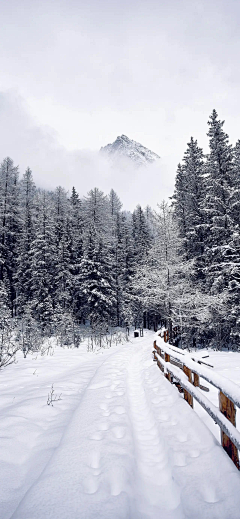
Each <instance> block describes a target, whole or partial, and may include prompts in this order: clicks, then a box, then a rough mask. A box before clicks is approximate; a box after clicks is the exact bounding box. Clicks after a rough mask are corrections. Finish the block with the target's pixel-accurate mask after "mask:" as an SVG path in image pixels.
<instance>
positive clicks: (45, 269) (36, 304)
mask: <svg viewBox="0 0 240 519" xmlns="http://www.w3.org/2000/svg"><path fill="white" fill-rule="evenodd" d="M37 222H38V225H37V229H36V233H35V237H34V240H33V242H32V245H31V283H30V287H31V297H30V302H29V304H30V307H31V310H32V315H33V317H34V318H35V319H36V320H37V321H38V322H39V325H40V326H41V328H42V330H43V331H44V332H46V333H50V332H51V324H52V322H53V298H54V288H53V287H54V282H55V274H56V256H57V251H56V243H55V235H54V225H53V208H52V196H51V194H50V193H47V192H45V191H42V192H39V193H38V200H37Z"/></svg>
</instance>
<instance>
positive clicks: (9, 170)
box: [0, 157, 20, 315]
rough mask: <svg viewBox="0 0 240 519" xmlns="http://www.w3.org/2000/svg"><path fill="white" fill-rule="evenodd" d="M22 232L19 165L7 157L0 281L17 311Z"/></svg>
mask: <svg viewBox="0 0 240 519" xmlns="http://www.w3.org/2000/svg"><path fill="white" fill-rule="evenodd" d="M19 232H20V215H19V186H18V167H16V166H14V164H13V161H12V159H10V158H9V157H7V158H6V159H4V160H3V162H2V164H1V167H0V281H2V282H3V283H4V285H5V288H6V290H7V293H8V302H9V306H10V308H11V311H12V315H14V313H15V300H16V282H15V273H16V268H17V266H16V261H17V251H18V240H19Z"/></svg>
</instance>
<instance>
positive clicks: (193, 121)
mask: <svg viewBox="0 0 240 519" xmlns="http://www.w3.org/2000/svg"><path fill="white" fill-rule="evenodd" d="M239 24H240V2H239V0H228V1H226V0H224V1H222V0H215V1H212V0H208V1H207V0H204V1H202V0H199V1H197V0H191V1H190V0H168V1H166V0H165V1H162V0H144V1H141V0H128V1H126V0H118V1H115V0H62V1H61V0H41V1H40V0H39V1H38V0H2V1H1V2H0V30H1V32H0V34H1V46H0V71H1V73H0V160H2V159H3V158H4V157H5V156H7V155H9V156H11V157H12V158H13V160H14V161H15V162H16V163H17V164H19V166H20V171H21V172H23V171H24V169H25V168H26V167H27V166H30V167H31V168H32V170H33V175H34V178H35V181H36V182H37V183H38V184H40V185H42V186H46V187H51V188H54V187H55V186H56V185H59V184H61V185H63V186H65V187H66V188H70V187H71V186H72V185H75V186H76V188H77V189H78V191H79V193H80V194H81V195H83V194H86V192H87V190H89V189H90V188H91V187H94V186H97V187H99V188H101V189H104V190H105V191H107V190H110V188H111V187H113V188H115V189H116V190H117V191H118V192H119V194H120V196H121V198H122V200H123V202H124V203H125V206H126V207H129V208H130V209H132V207H133V206H134V205H136V204H137V203H138V202H140V203H141V204H143V205H146V204H147V203H148V204H150V205H155V204H156V202H157V201H158V200H159V201H161V199H162V198H163V197H165V198H166V197H167V196H168V195H171V193H172V190H173V185H174V176H175V171H176V167H177V164H178V162H179V161H181V159H182V156H183V153H184V151H185V149H186V144H187V142H188V141H189V139H190V137H191V135H193V136H194V137H195V138H197V139H198V141H199V145H201V146H202V147H203V148H204V150H205V151H207V138H206V132H207V120H208V116H209V114H210V113H211V111H212V109H213V108H216V110H217V111H218V113H219V116H220V118H221V119H225V121H226V124H225V130H226V131H227V132H228V133H229V136H230V141H231V142H232V143H235V141H236V140H237V139H238V138H240V127H239V126H240V125H239V120H240V119H239V115H240V114H239V112H240V109H239V102H238V98H239V95H238V94H239V86H240V66H239V51H240V38H239ZM122 133H124V134H126V135H127V136H128V137H130V138H131V139H134V140H136V141H138V142H140V143H142V144H143V145H144V146H147V147H148V148H150V149H151V150H153V151H155V152H156V153H158V154H159V155H160V156H161V162H160V164H159V167H154V168H152V169H151V168H150V170H149V171H148V173H147V175H146V174H144V173H143V172H141V171H140V172H138V173H136V172H134V171H128V172H125V173H121V172H120V171H115V170H113V169H111V168H109V166H107V165H106V164H105V163H104V162H103V161H102V160H99V159H98V155H97V150H98V149H99V148H100V147H101V146H104V145H106V144H107V143H109V142H113V141H114V140H115V138H116V137H117V135H121V134H122ZM146 177H147V178H146Z"/></svg>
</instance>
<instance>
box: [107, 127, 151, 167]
mask: <svg viewBox="0 0 240 519" xmlns="http://www.w3.org/2000/svg"><path fill="white" fill-rule="evenodd" d="M100 152H101V153H105V154H106V155H108V156H109V157H111V158H112V159H114V161H115V160H117V159H120V158H125V157H126V158H128V159H130V160H131V161H132V162H134V163H135V165H136V166H146V165H147V164H151V163H153V162H155V161H156V160H158V159H160V157H159V156H158V155H157V154H156V153H154V152H153V151H151V150H149V149H148V148H145V146H143V145H142V144H140V143H139V142H136V141H133V140H132V139H129V137H127V135H124V134H123V135H119V136H118V137H117V138H116V140H115V141H114V142H113V143H112V144H107V146H104V147H103V148H101V149H100Z"/></svg>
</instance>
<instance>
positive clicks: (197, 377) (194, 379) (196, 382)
mask: <svg viewBox="0 0 240 519" xmlns="http://www.w3.org/2000/svg"><path fill="white" fill-rule="evenodd" d="M193 385H194V386H195V387H199V375H198V374H197V373H193Z"/></svg>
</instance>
